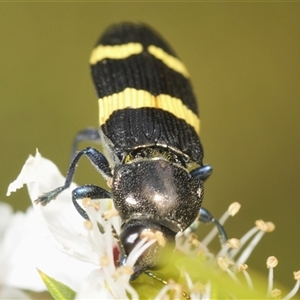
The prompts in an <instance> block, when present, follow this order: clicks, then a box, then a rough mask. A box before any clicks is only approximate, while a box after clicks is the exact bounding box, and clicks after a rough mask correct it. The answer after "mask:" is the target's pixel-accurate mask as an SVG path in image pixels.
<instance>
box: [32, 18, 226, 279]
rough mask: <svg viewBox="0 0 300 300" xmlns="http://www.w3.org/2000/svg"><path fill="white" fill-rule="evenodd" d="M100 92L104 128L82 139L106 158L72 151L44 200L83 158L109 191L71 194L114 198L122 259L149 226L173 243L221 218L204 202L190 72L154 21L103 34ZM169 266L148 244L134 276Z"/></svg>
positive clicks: (98, 57) (97, 50) (88, 188)
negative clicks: (153, 26)
mask: <svg viewBox="0 0 300 300" xmlns="http://www.w3.org/2000/svg"><path fill="white" fill-rule="evenodd" d="M90 65H91V73H92V78H93V81H94V85H95V88H96V92H97V95H98V102H99V128H97V129H93V128H87V129H84V130H82V131H80V132H79V133H78V134H77V136H76V138H75V140H74V145H73V152H75V150H76V148H77V144H78V142H80V141H82V140H100V141H101V143H102V146H103V148H104V152H105V153H106V155H103V154H102V153H101V152H99V151H98V150H97V149H95V148H92V147H88V148H85V149H83V150H81V151H77V152H76V153H74V155H73V158H72V161H71V164H70V167H69V171H68V174H67V177H66V181H65V184H64V186H61V187H58V188H57V189H55V190H53V191H51V192H48V193H46V194H44V195H41V196H40V197H39V198H38V199H37V200H36V203H40V204H42V205H46V204H47V203H48V202H49V201H51V200H52V199H54V198H55V197H56V196H57V195H58V194H59V193H60V192H62V191H63V190H65V189H66V188H68V187H69V186H70V183H71V181H72V178H73V175H74V172H75V169H76V165H77V163H78V161H79V159H80V158H81V157H82V156H85V157H87V158H88V160H89V161H90V162H91V163H92V165H94V167H95V168H96V169H97V171H98V172H99V173H100V174H101V175H102V176H103V177H104V178H105V179H106V180H107V181H108V182H110V188H111V191H107V190H105V189H103V188H102V187H99V186H96V185H92V184H88V185H83V186H80V187H78V188H76V189H75V190H73V191H72V200H73V203H74V205H75V207H76V209H77V210H78V212H79V213H80V214H81V215H82V217H83V218H85V219H88V216H87V214H86V212H85V211H84V209H83V208H81V206H79V204H78V203H77V200H80V199H83V198H90V199H104V198H112V199H113V203H114V206H115V208H116V209H117V210H118V212H119V216H120V218H121V220H122V225H121V233H120V236H119V243H120V245H121V246H122V248H123V249H122V251H120V258H119V264H120V265H122V264H125V263H126V258H127V256H128V254H129V253H130V252H131V250H132V249H133V248H134V246H135V245H136V244H137V243H138V242H139V241H140V239H141V233H142V232H143V231H144V230H147V231H152V232H160V233H161V234H162V236H163V238H164V240H165V241H166V242H167V243H175V236H176V234H177V233H178V232H183V231H184V230H185V229H187V228H188V227H189V226H190V225H191V224H192V223H193V222H194V221H195V220H196V219H198V220H200V221H203V222H205V223H208V222H215V223H216V224H217V226H218V229H219V232H220V235H221V238H222V240H223V241H225V240H226V233H225V231H224V229H223V228H222V226H221V225H220V224H219V223H218V221H217V220H215V219H214V218H213V216H212V215H211V214H210V213H209V212H208V211H207V210H205V209H204V208H202V207H201V205H202V199H203V194H204V185H203V183H204V181H205V180H206V179H207V178H208V177H209V176H210V174H211V172H212V168H211V166H210V165H203V147H202V144H201V141H200V137H199V131H200V119H199V113H198V108H197V102H196V98H195V96H194V93H193V90H192V86H191V82H190V75H189V73H188V71H187V69H186V67H185V65H184V64H183V63H182V62H181V60H180V59H179V58H178V57H177V55H176V54H175V52H174V51H173V49H172V48H171V47H170V46H169V45H168V44H167V42H165V40H164V39H163V38H162V37H161V36H160V35H159V34H158V33H156V32H155V31H154V30H153V29H151V28H150V27H149V26H147V25H145V24H141V23H130V22H125V23H120V24H116V25H113V26H111V27H109V28H108V29H107V30H106V31H105V32H104V34H103V35H102V36H101V37H100V39H99V41H98V42H97V44H96V46H95V47H94V49H93V51H92V54H91V57H90ZM167 263H168V259H166V255H165V253H164V247H163V246H161V245H159V244H158V243H154V244H153V245H152V246H150V247H149V248H148V249H147V250H146V251H145V252H144V253H143V254H142V255H141V256H140V257H139V259H138V260H137V262H136V264H135V266H134V273H133V275H132V276H131V279H135V278H136V277H138V276H139V275H140V274H141V273H142V272H146V271H151V270H154V269H158V268H161V267H163V266H164V265H165V264H167Z"/></svg>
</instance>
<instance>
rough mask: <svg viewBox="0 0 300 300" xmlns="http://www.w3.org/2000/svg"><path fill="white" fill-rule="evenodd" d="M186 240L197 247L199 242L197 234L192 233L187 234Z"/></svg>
mask: <svg viewBox="0 0 300 300" xmlns="http://www.w3.org/2000/svg"><path fill="white" fill-rule="evenodd" d="M188 242H189V243H190V244H191V245H192V246H194V247H198V246H199V244H200V242H199V240H198V237H197V235H196V234H193V233H192V234H190V235H189V240H188Z"/></svg>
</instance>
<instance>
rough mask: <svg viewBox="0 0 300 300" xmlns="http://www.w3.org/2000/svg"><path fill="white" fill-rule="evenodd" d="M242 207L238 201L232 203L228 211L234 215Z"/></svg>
mask: <svg viewBox="0 0 300 300" xmlns="http://www.w3.org/2000/svg"><path fill="white" fill-rule="evenodd" d="M240 208H241V204H240V203H238V202H233V203H231V204H230V206H229V207H228V212H229V214H230V216H232V217H233V216H235V215H236V214H237V213H238V212H239V210H240Z"/></svg>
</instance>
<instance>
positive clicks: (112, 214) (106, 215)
mask: <svg viewBox="0 0 300 300" xmlns="http://www.w3.org/2000/svg"><path fill="white" fill-rule="evenodd" d="M118 215H119V212H118V211H117V210H116V209H111V210H107V211H106V212H104V213H103V214H102V218H104V219H105V220H108V219H111V218H113V217H116V216H118Z"/></svg>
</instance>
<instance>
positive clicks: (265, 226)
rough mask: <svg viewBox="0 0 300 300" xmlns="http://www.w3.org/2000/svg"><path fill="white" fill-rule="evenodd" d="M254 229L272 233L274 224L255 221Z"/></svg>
mask: <svg viewBox="0 0 300 300" xmlns="http://www.w3.org/2000/svg"><path fill="white" fill-rule="evenodd" d="M255 225H256V227H257V228H258V229H259V230H261V231H263V232H272V231H274V230H275V224H274V223H272V222H265V221H263V220H256V221H255Z"/></svg>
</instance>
